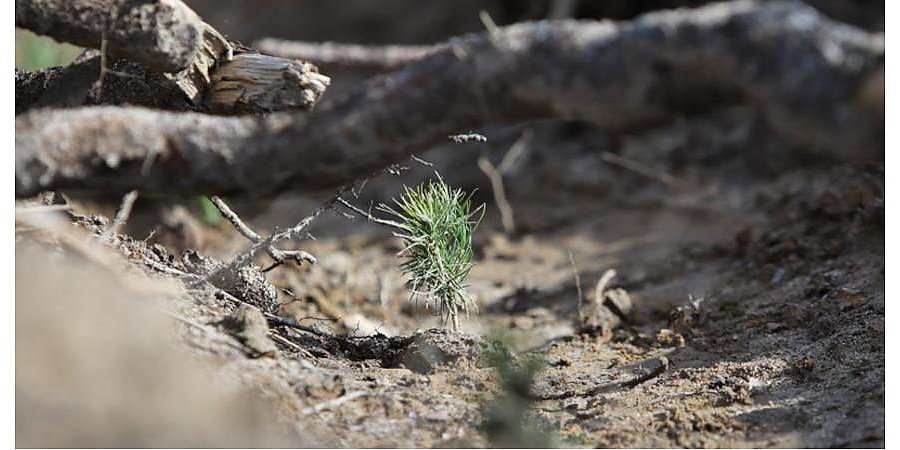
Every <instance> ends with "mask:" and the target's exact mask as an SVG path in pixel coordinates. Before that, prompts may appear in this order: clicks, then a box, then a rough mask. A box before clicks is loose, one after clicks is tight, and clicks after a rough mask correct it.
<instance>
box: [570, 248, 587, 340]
mask: <svg viewBox="0 0 900 450" xmlns="http://www.w3.org/2000/svg"><path fill="white" fill-rule="evenodd" d="M569 264H571V265H572V273H573V274H575V289H576V290H577V291H578V323H580V324H581V323H584V310H583V308H582V301H583V300H582V299H583V298H584V292H582V291H581V275H579V274H578V267H577V266H576V265H575V257H574V256H573V255H572V251H571V250H569Z"/></svg>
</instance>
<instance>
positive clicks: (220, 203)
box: [210, 196, 316, 272]
mask: <svg viewBox="0 0 900 450" xmlns="http://www.w3.org/2000/svg"><path fill="white" fill-rule="evenodd" d="M210 201H211V202H212V204H213V205H214V206H215V207H216V209H218V210H219V213H221V214H222V216H223V217H225V219H227V220H228V221H229V222H231V225H232V226H234V228H235V229H236V230H237V231H238V232H239V233H241V235H242V236H244V237H245V238H247V240H249V241H250V242H252V243H254V244H258V243H260V242H262V241H263V238H262V236H260V235H259V234H258V233H257V232H255V231H253V229H252V228H250V227H249V226H248V225H247V224H246V223H244V221H243V220H241V218H240V216H238V215H237V213H235V212H234V211H232V210H231V208H229V207H228V205H227V204H226V203H225V201H224V200H222V199H221V198H219V197H217V196H213V197H210ZM304 229H305V227H304ZM266 253H268V254H269V256H271V257H272V259H274V260H275V264H273V265H272V266H270V267H268V268H266V269H263V272H268V271H269V270H272V269H274V268H275V267H278V266H280V265H282V264H284V263H285V262H287V261H294V262H296V263H297V264H300V265H302V264H303V263H304V262H307V263H310V264H315V263H316V257H315V256H313V255H311V254H309V253H307V252H305V251H303V250H281V249H279V248H277V247H275V245H274V243H273V244H270V245H269V246H268V247H266ZM248 262H249V261H248Z"/></svg>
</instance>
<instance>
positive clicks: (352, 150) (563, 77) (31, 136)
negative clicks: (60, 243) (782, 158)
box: [15, 0, 884, 197]
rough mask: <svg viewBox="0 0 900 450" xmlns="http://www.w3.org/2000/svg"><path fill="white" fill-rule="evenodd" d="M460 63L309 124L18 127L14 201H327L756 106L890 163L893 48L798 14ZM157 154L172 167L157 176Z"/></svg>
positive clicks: (529, 39)
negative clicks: (498, 155)
mask: <svg viewBox="0 0 900 450" xmlns="http://www.w3.org/2000/svg"><path fill="white" fill-rule="evenodd" d="M452 47H453V49H449V48H448V49H445V50H442V51H439V52H436V53H434V54H432V55H430V56H427V57H425V58H424V59H421V60H420V61H418V62H416V63H414V64H412V65H410V66H408V67H407V68H406V69H404V70H401V71H399V72H397V73H394V74H392V75H389V76H385V77H381V78H377V79H374V80H371V81H370V82H367V83H365V84H363V85H361V86H359V87H358V88H357V89H355V90H354V91H353V92H350V93H348V95H346V96H344V97H343V98H341V99H339V100H337V101H335V102H332V103H330V104H326V105H323V107H321V108H320V109H319V110H318V111H317V112H316V113H314V114H312V115H309V116H301V115H297V114H293V115H292V114H272V115H271V116H269V117H267V118H266V119H264V120H263V119H258V118H222V117H209V116H204V115H201V114H195V113H177V114H176V113H165V112H154V111H148V110H144V109H140V108H89V109H74V110H68V111H40V112H34V113H29V114H25V115H20V116H18V117H17V118H16V132H15V133H16V196H17V197H27V196H33V195H35V194H37V193H38V192H40V191H42V190H47V189H70V190H78V189H80V190H95V191H96V190H101V191H112V190H117V191H120V192H124V191H128V190H132V189H139V190H141V192H142V193H145V194H151V193H153V194H176V193H177V194H189V193H207V194H239V193H243V194H252V195H266V194H270V193H272V192H275V191H280V190H286V189H296V190H307V191H309V190H317V189H323V188H330V187H335V186H340V185H343V184H346V183H348V182H350V181H352V180H354V179H358V178H362V177H365V176H367V175H369V174H371V173H374V172H376V171H377V170H378V169H380V168H383V167H385V166H388V165H390V164H392V163H396V162H398V161H401V160H402V159H404V158H406V157H408V155H410V154H411V153H414V152H416V151H418V150H421V149H423V148H426V147H428V146H429V145H431V144H433V143H435V142H438V141H439V140H441V139H442V138H443V137H444V136H446V134H447V133H448V132H452V131H454V130H460V129H472V128H477V127H482V126H487V125H491V124H503V123H512V122H520V121H525V120H537V119H548V118H560V119H579V120H584V121H589V122H592V123H595V124H597V125H599V126H601V127H604V128H606V129H613V130H622V129H635V128H639V127H647V126H653V125H656V124H659V123H661V122H663V121H666V120H669V119H671V118H672V117H675V116H678V115H681V114H683V113H685V112H693V111H697V110H701V109H704V108H709V107H714V106H720V105H722V104H728V103H731V102H734V101H735V100H736V99H739V98H741V97H744V98H747V99H749V100H750V101H752V102H753V103H755V104H756V105H757V106H758V107H759V108H760V110H761V111H762V112H763V113H764V114H765V117H766V118H767V119H768V121H769V122H770V123H771V124H772V125H773V127H774V129H775V130H777V131H778V132H780V133H781V134H783V135H784V136H786V137H788V138H791V139H792V140H794V141H795V142H797V143H800V144H803V145H806V146H807V147H808V148H812V149H818V150H826V151H831V152H833V153H835V154H838V155H840V156H844V157H848V158H879V157H882V156H883V153H884V145H883V138H884V134H883V131H881V130H883V126H884V124H883V121H881V122H879V121H878V120H873V117H878V116H879V115H880V114H882V112H883V98H880V99H876V101H875V102H865V101H860V99H859V98H860V90H861V88H862V87H863V86H865V85H866V84H867V82H868V81H869V80H871V79H872V77H875V76H877V75H878V74H879V73H883V67H884V40H883V36H882V35H871V34H869V33H866V32H864V31H862V30H859V29H856V28H852V27H850V26H846V25H842V24H839V23H836V22H833V21H831V20H829V19H827V18H825V17H823V16H821V15H820V14H819V13H817V12H816V11H815V10H814V9H812V8H811V7H808V6H806V5H804V4H802V3H800V2H798V1H791V0H784V1H752V0H740V1H735V2H728V3H719V4H714V5H710V6H706V7H703V8H700V9H697V10H677V11H669V12H661V13H652V14H648V15H645V16H642V17H640V18H638V19H636V20H633V21H631V22H626V23H621V24H616V23H612V22H578V21H562V22H549V23H548V22H536V23H523V24H517V25H512V26H509V27H506V28H502V29H500V30H499V31H497V32H495V33H492V34H487V33H483V34H478V35H471V36H467V37H464V38H461V39H458V40H455V41H454V45H452ZM454 50H456V51H454ZM798 61H802V64H798ZM878 100H880V104H877V103H878ZM873 103H874V104H873ZM149 154H154V155H157V156H156V161H157V162H156V164H155V165H154V166H153V167H152V170H150V171H149V172H148V173H146V174H145V175H143V176H142V175H141V174H140V168H141V165H142V163H143V161H144V159H145V158H146V157H147V155H149Z"/></svg>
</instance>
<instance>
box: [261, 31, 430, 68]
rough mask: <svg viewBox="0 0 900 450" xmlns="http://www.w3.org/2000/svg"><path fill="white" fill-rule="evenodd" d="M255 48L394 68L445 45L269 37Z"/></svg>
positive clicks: (328, 63) (323, 61)
mask: <svg viewBox="0 0 900 450" xmlns="http://www.w3.org/2000/svg"><path fill="white" fill-rule="evenodd" d="M253 47H254V48H258V49H259V50H261V51H263V52H266V53H268V54H271V55H275V56H280V57H282V58H291V59H301V60H304V61H312V62H313V63H315V64H316V65H320V66H322V67H324V68H326V69H327V68H330V67H343V68H352V69H360V70H369V71H391V70H395V69H399V68H400V67H402V66H405V65H407V64H409V63H412V62H414V61H416V60H419V59H422V58H424V57H425V56H427V55H428V54H430V53H433V52H435V51H438V50H440V49H442V48H443V47H444V46H443V45H429V46H413V45H383V46H382V45H357V44H344V43H339V42H301V41H287V40H282V39H274V38H265V39H260V40H258V41H256V42H254V43H253Z"/></svg>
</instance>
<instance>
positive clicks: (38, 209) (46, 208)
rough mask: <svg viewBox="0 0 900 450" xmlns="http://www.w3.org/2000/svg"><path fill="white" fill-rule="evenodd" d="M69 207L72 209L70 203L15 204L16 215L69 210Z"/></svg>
mask: <svg viewBox="0 0 900 450" xmlns="http://www.w3.org/2000/svg"><path fill="white" fill-rule="evenodd" d="M71 209H72V207H71V206H70V205H37V206H17V207H16V215H19V214H31V213H43V212H53V211H69V210H71Z"/></svg>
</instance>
